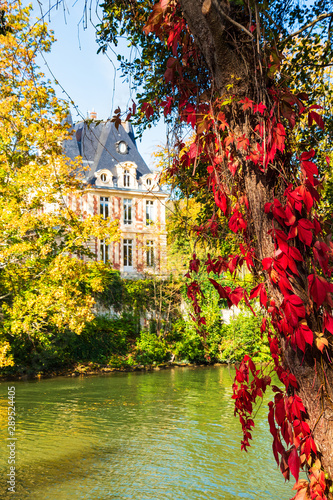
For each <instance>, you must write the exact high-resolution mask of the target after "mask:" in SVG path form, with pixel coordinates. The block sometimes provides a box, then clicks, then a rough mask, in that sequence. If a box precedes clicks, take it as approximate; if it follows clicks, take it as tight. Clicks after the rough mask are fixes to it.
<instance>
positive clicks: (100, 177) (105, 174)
mask: <svg viewBox="0 0 333 500" xmlns="http://www.w3.org/2000/svg"><path fill="white" fill-rule="evenodd" d="M95 177H96V186H99V187H104V186H105V187H113V181H112V173H111V172H110V170H107V169H105V168H103V169H102V170H97V172H95Z"/></svg>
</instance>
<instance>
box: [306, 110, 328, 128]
mask: <svg viewBox="0 0 333 500" xmlns="http://www.w3.org/2000/svg"><path fill="white" fill-rule="evenodd" d="M314 121H315V122H316V123H317V125H318V127H320V128H321V129H322V130H324V129H325V126H324V121H323V117H322V116H321V115H319V114H318V113H316V112H315V111H310V113H309V117H308V122H309V126H311V125H312V123H313V122H314Z"/></svg>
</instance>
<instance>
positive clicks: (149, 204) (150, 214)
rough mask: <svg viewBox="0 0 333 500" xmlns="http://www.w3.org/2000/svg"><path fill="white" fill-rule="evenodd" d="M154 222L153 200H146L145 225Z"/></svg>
mask: <svg viewBox="0 0 333 500" xmlns="http://www.w3.org/2000/svg"><path fill="white" fill-rule="evenodd" d="M153 222H154V202H153V201H150V200H147V201H146V225H147V226H149V224H152V223H153Z"/></svg>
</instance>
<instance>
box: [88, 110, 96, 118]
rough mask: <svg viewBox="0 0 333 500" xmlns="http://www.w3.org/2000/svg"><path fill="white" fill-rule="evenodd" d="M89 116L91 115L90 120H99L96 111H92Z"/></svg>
mask: <svg viewBox="0 0 333 500" xmlns="http://www.w3.org/2000/svg"><path fill="white" fill-rule="evenodd" d="M89 115H90V120H97V113H96V111H95V110H94V109H93V110H92V111H90V113H89Z"/></svg>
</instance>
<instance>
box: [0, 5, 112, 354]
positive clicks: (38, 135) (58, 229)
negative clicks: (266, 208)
mask: <svg viewBox="0 0 333 500" xmlns="http://www.w3.org/2000/svg"><path fill="white" fill-rule="evenodd" d="M3 12H4V16H3V23H4V25H5V27H6V30H3V32H2V33H0V49H1V51H0V73H1V77H0V102H1V112H0V117H1V118H0V228H1V230H0V235H1V245H0V262H1V265H0V287H1V296H0V306H1V314H0V335H1V337H0V341H1V349H2V350H3V349H4V350H5V351H7V353H8V352H10V350H9V351H8V346H10V345H12V344H13V343H15V342H16V341H17V339H19V340H20V342H21V344H22V345H23V344H24V343H25V342H26V343H27V344H29V346H30V349H31V351H34V350H36V349H38V347H39V346H40V345H44V346H46V345H48V344H50V343H52V341H53V338H54V335H55V334H56V333H57V332H59V331H65V330H66V329H69V330H71V331H74V332H76V333H80V332H81V331H82V329H83V327H84V326H85V324H86V323H87V322H89V321H91V320H92V319H93V317H94V315H93V313H92V307H93V305H94V298H93V294H94V292H98V291H101V290H102V288H103V280H104V272H103V269H102V266H100V265H99V264H98V263H95V262H90V263H89V262H87V261H84V260H82V259H80V258H73V257H74V256H76V257H82V256H84V255H85V256H87V257H88V258H89V257H91V253H90V251H89V247H88V245H87V242H88V241H89V239H90V238H91V237H93V236H97V237H102V238H116V237H117V222H116V221H113V222H110V221H103V220H102V219H101V218H100V217H99V216H98V217H96V216H95V217H92V216H88V215H87V214H85V213H83V212H82V210H80V208H79V207H80V197H81V196H82V195H83V194H84V190H85V187H84V185H83V183H82V179H83V176H82V175H80V170H81V164H80V163H79V161H78V162H70V161H69V159H68V158H66V157H65V156H64V154H63V142H64V141H65V140H69V139H70V137H71V133H70V131H69V126H68V124H66V116H67V114H68V109H67V106H66V105H65V103H64V102H62V101H60V100H58V99H57V98H56V96H55V93H54V91H53V89H52V87H51V85H50V82H48V81H46V80H45V77H44V75H43V74H42V73H41V72H40V71H39V69H38V67H37V64H36V57H37V54H38V52H39V51H48V50H50V47H51V43H52V36H50V35H49V34H48V32H47V29H46V25H45V24H39V23H36V24H35V25H33V26H31V24H30V21H29V13H30V8H29V7H27V8H23V7H22V6H21V3H20V2H11V3H10V4H4V5H3ZM70 197H71V199H72V200H75V199H77V203H76V205H77V207H78V209H77V210H74V209H73V206H74V205H73V203H72V204H70V203H69V201H70Z"/></svg>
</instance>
